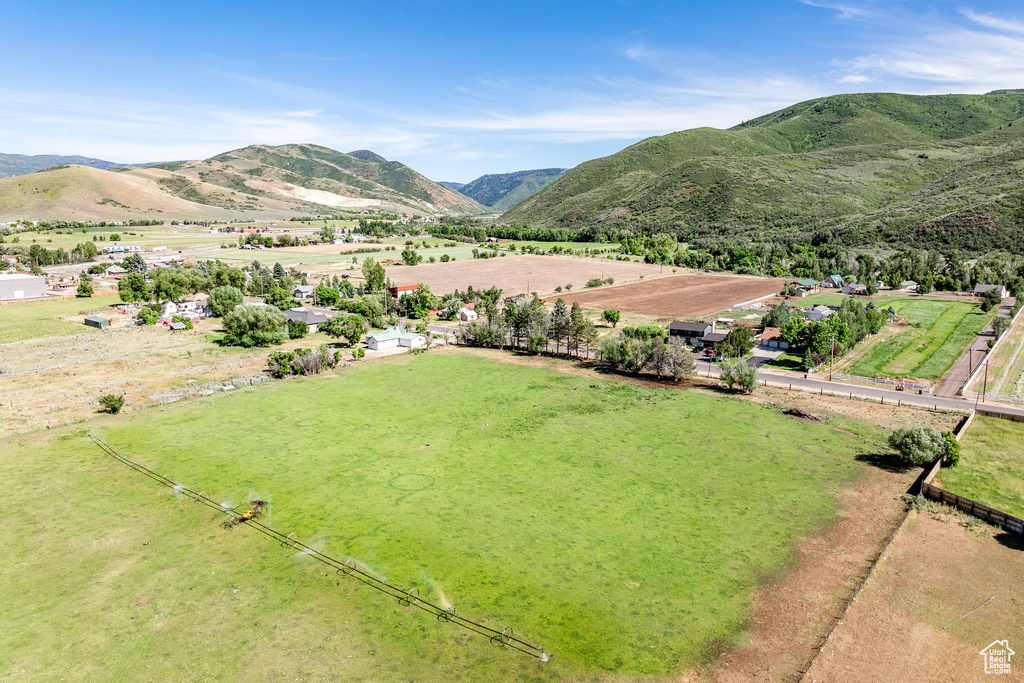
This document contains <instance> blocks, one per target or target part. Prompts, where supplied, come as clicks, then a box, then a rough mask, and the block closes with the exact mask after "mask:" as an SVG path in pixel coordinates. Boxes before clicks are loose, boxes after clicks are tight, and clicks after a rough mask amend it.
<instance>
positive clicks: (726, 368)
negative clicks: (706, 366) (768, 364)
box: [718, 358, 757, 394]
mask: <svg viewBox="0 0 1024 683" xmlns="http://www.w3.org/2000/svg"><path fill="white" fill-rule="evenodd" d="M718 367H720V368H721V369H722V376H721V380H722V381H723V382H724V383H725V384H726V386H728V387H729V388H730V389H732V388H733V387H738V388H739V389H740V390H742V391H744V392H746V393H748V394H752V393H754V389H755V388H756V387H757V370H755V369H754V368H752V367H750V366H749V365H747V363H746V361H744V360H742V359H739V358H737V359H736V360H723V361H722V362H721V363H719V364H718Z"/></svg>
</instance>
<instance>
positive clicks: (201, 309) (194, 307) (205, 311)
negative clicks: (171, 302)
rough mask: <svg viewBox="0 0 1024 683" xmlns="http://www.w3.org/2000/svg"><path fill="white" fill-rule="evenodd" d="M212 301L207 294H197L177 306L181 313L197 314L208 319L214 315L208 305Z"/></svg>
mask: <svg viewBox="0 0 1024 683" xmlns="http://www.w3.org/2000/svg"><path fill="white" fill-rule="evenodd" d="M209 301H210V295H209V294H207V293H206V292H196V293H195V294H193V295H192V296H190V297H188V298H186V299H185V300H184V301H180V302H178V304H177V307H178V312H179V313H195V314H197V315H199V316H200V317H203V318H208V317H210V316H211V315H213V312H212V311H211V310H210V307H209V306H208V305H207V303H208V302H209Z"/></svg>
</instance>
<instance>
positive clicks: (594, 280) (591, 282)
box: [584, 277, 604, 287]
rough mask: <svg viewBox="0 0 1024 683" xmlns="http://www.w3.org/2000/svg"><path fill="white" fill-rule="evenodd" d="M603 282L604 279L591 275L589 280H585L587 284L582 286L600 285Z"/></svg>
mask: <svg viewBox="0 0 1024 683" xmlns="http://www.w3.org/2000/svg"><path fill="white" fill-rule="evenodd" d="M603 284H604V280H602V279H601V278H599V277H592V278H590V279H589V280H587V284H586V285H584V286H585V287H600V286H601V285H603Z"/></svg>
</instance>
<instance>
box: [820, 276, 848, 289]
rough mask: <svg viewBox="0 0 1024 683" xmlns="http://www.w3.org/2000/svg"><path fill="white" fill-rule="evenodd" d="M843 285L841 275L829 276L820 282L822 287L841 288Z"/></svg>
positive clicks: (843, 281)
mask: <svg viewBox="0 0 1024 683" xmlns="http://www.w3.org/2000/svg"><path fill="white" fill-rule="evenodd" d="M844 283H845V280H843V276H842V275H829V276H828V277H827V278H825V279H824V280H822V281H821V286H822V287H836V288H839V287H842V286H843V284H844Z"/></svg>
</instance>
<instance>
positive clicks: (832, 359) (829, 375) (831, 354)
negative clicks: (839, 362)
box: [828, 333, 836, 382]
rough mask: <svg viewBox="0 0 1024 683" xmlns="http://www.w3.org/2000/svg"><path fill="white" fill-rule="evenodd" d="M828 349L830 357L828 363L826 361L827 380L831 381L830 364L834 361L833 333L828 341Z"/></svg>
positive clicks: (834, 343)
mask: <svg viewBox="0 0 1024 683" xmlns="http://www.w3.org/2000/svg"><path fill="white" fill-rule="evenodd" d="M828 350H829V356H831V359H830V360H829V363H828V381H829V382H831V381H832V366H833V365H834V364H835V362H836V336H835V334H834V333H833V335H832V338H831V339H830V340H829V342H828Z"/></svg>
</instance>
